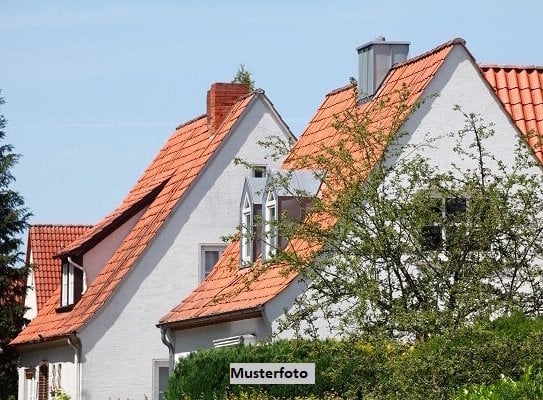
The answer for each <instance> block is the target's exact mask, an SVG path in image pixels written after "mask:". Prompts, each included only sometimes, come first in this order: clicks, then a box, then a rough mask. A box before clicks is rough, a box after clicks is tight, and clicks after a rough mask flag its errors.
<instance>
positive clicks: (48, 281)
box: [26, 225, 91, 312]
mask: <svg viewBox="0 0 543 400" xmlns="http://www.w3.org/2000/svg"><path fill="white" fill-rule="evenodd" d="M90 228H91V226H90V225H32V226H31V227H30V229H29V231H28V248H29V250H31V251H32V262H33V264H34V291H35V293H36V300H37V308H38V312H39V311H40V310H41V309H42V308H43V306H44V305H45V303H46V302H47V300H48V299H49V298H50V297H51V296H52V295H53V293H54V292H55V290H56V288H57V287H58V285H59V284H60V277H61V262H60V260H55V259H53V256H54V255H55V254H56V253H57V252H59V251H60V250H61V249H62V248H64V247H66V246H68V245H69V244H70V243H71V242H73V241H74V240H76V239H77V238H78V237H80V236H81V235H82V234H84V233H85V232H86V231H87V230H88V229H90ZM26 261H27V262H30V251H27V260H26Z"/></svg>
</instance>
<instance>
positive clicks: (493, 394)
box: [455, 367, 543, 400]
mask: <svg viewBox="0 0 543 400" xmlns="http://www.w3.org/2000/svg"><path fill="white" fill-rule="evenodd" d="M528 399H530V400H531V399H543V373H541V372H538V373H537V374H535V375H534V374H533V372H532V368H531V367H530V368H528V369H527V371H526V373H525V374H524V375H522V377H521V378H520V380H518V381H513V380H512V379H511V378H506V377H502V378H501V379H500V380H499V381H498V382H495V383H493V384H491V385H478V386H473V387H471V388H464V389H462V390H460V391H459V393H458V395H457V396H456V397H455V400H528Z"/></svg>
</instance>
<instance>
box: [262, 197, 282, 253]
mask: <svg viewBox="0 0 543 400" xmlns="http://www.w3.org/2000/svg"><path fill="white" fill-rule="evenodd" d="M271 210H273V214H272V213H271ZM277 214H278V202H277V195H276V193H275V191H273V190H268V192H267V194H266V202H265V204H264V251H263V253H262V255H263V258H264V259H268V258H271V257H273V256H275V254H276V251H277V244H278V237H277V235H278V232H277Z"/></svg>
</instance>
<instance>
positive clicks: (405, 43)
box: [356, 36, 411, 53]
mask: <svg viewBox="0 0 543 400" xmlns="http://www.w3.org/2000/svg"><path fill="white" fill-rule="evenodd" d="M381 38H382V40H381ZM374 44H377V45H379V44H390V45H408V46H409V45H410V44H411V42H402V41H397V42H389V41H386V40H385V38H384V37H383V36H379V37H378V38H375V40H372V41H371V42H368V43H364V44H363V45H362V46H359V47H357V48H356V51H357V52H359V53H360V52H361V51H362V50H363V49H365V48H368V47H370V46H372V45H374Z"/></svg>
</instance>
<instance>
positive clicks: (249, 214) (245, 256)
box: [241, 193, 253, 265]
mask: <svg viewBox="0 0 543 400" xmlns="http://www.w3.org/2000/svg"><path fill="white" fill-rule="evenodd" d="M252 236H253V207H252V204H251V199H250V198H249V194H248V193H246V194H245V198H244V199H243V207H242V208H241V262H242V265H243V264H247V263H250V262H252V261H253V237H252Z"/></svg>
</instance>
